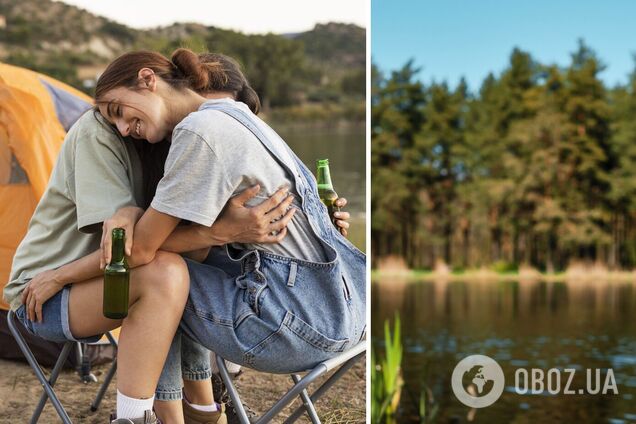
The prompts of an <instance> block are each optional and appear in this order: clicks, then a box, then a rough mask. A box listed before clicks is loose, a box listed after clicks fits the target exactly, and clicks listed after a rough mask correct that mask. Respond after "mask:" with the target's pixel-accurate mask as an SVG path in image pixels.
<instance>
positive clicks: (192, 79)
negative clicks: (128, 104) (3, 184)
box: [95, 48, 260, 208]
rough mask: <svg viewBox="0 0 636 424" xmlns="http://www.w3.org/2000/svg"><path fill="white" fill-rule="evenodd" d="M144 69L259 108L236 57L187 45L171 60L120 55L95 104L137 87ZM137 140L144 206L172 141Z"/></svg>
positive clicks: (99, 88) (108, 70)
mask: <svg viewBox="0 0 636 424" xmlns="http://www.w3.org/2000/svg"><path fill="white" fill-rule="evenodd" d="M142 68H150V69H152V70H153V72H154V73H155V75H156V76H158V77H160V78H161V79H163V80H164V81H165V82H167V83H168V84H169V85H170V86H171V87H173V88H174V89H177V90H183V89H191V90H194V91H196V92H198V93H199V94H201V95H205V94H206V93H209V92H213V91H221V92H228V93H231V94H232V95H233V96H234V98H235V99H236V100H237V101H240V102H243V103H245V104H246V105H247V106H248V107H249V108H250V110H251V111H252V112H254V114H258V112H259V111H260V100H259V98H258V95H257V94H256V91H254V89H253V88H252V87H251V86H250V84H249V82H248V80H247V78H246V77H245V75H244V74H243V72H242V71H241V67H240V65H239V64H238V63H237V62H236V61H235V60H234V59H232V58H231V57H229V56H226V55H223V54H220V53H202V54H200V55H197V54H196V53H194V52H193V51H191V50H189V49H184V48H180V49H177V50H175V51H174V52H173V53H172V56H171V58H170V59H168V58H166V57H165V56H163V55H162V54H160V53H157V52H151V51H146V50H140V51H133V52H129V53H125V54H123V55H121V56H119V57H118V58H117V59H115V60H114V61H113V62H111V64H110V65H108V67H107V68H106V70H105V71H104V72H103V73H102V74H101V76H100V77H99V79H98V80H97V84H96V86H95V103H97V104H98V103H100V102H101V101H102V99H103V97H104V95H105V94H106V93H107V92H109V91H110V90H113V89H115V88H118V87H126V88H130V89H133V90H135V89H137V87H138V81H139V79H138V73H139V70H140V69H142ZM134 143H135V148H136V150H137V152H138V153H139V157H140V160H141V164H142V172H143V179H144V197H145V205H143V206H144V208H147V207H148V206H149V205H150V202H151V201H152V198H153V197H154V195H155V192H156V190H157V185H158V184H159V181H160V180H161V178H162V177H163V171H164V169H163V168H164V164H165V161H166V158H167V156H168V150H169V148H170V143H169V142H167V141H165V140H164V141H162V142H159V143H155V144H150V143H147V142H139V141H137V140H135V141H134Z"/></svg>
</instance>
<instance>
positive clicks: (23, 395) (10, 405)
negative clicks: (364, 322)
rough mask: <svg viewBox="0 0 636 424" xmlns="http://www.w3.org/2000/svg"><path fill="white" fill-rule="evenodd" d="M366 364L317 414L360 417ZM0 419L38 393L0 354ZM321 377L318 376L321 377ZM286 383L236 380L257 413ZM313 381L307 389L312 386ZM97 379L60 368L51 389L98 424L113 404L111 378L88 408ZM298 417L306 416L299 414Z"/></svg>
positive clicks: (248, 375) (21, 368)
mask: <svg viewBox="0 0 636 424" xmlns="http://www.w3.org/2000/svg"><path fill="white" fill-rule="evenodd" d="M365 370H366V365H365V362H364V361H359V362H358V363H357V364H356V365H355V366H354V367H353V368H352V369H351V370H349V372H347V373H346V374H345V376H344V377H342V379H340V381H339V382H338V383H337V384H336V385H334V386H333V387H332V388H331V389H330V390H329V391H328V392H327V394H326V395H325V396H324V397H323V398H322V399H321V400H319V401H318V402H316V409H317V411H318V415H320V416H321V419H322V420H323V422H325V423H333V424H335V423H348V424H349V423H364V422H365V392H366V373H365ZM107 371H108V365H101V366H96V367H94V368H93V372H94V373H95V374H96V376H97V377H98V379H100V381H101V379H102V378H103V377H104V375H105V373H106V372H107ZM0 376H1V377H0V424H9V423H26V422H28V420H29V418H30V417H31V413H32V412H33V409H34V408H35V405H36V403H37V401H38V398H39V396H40V393H41V388H40V385H39V384H38V382H37V379H36V378H35V376H34V374H33V372H32V371H31V369H30V368H29V367H28V366H27V365H26V364H24V363H18V362H12V361H6V360H0ZM327 377H328V376H325V377H323V378H322V379H321V380H320V381H324V379H325V378H327ZM290 385H291V379H290V378H289V376H286V375H274V374H263V373H259V372H256V371H253V370H248V369H246V370H245V372H244V373H243V374H242V375H241V377H240V378H239V379H238V381H237V382H236V386H237V388H238V390H239V393H240V394H241V396H242V398H243V401H244V402H245V403H246V404H247V405H249V406H250V408H252V409H253V410H254V411H256V412H258V413H261V412H263V411H265V410H266V409H269V407H270V406H271V405H272V404H273V402H274V401H276V400H277V399H278V398H279V397H280V396H281V395H282V394H283V392H284V391H286V390H287V389H288V388H289V387H290ZM312 388H313V385H312V386H310V388H309V392H310V393H311V392H312ZM97 389H98V385H97V384H89V385H85V384H83V383H81V382H80V380H79V377H78V376H77V374H76V373H75V372H73V371H72V370H66V371H64V372H63V373H62V374H61V375H60V377H59V379H58V383H57V384H56V389H55V390H56V392H57V394H58V396H59V397H60V400H61V402H62V404H63V405H64V407H65V408H66V410H67V412H68V413H69V415H70V417H71V419H72V420H73V422H74V423H91V424H103V423H106V422H108V416H109V413H110V411H112V410H114V409H115V383H114V382H113V383H112V384H111V386H110V387H109V390H108V392H107V393H106V396H105V397H104V400H103V403H102V406H101V407H100V409H99V410H98V411H97V412H95V413H91V412H90V410H89V405H90V403H91V402H92V400H93V397H94V396H95V393H96V392H97ZM300 404H301V403H300V400H296V401H295V402H294V403H293V404H292V406H290V407H288V408H287V409H286V410H285V411H284V413H283V414H281V415H280V417H279V418H277V419H275V420H274V421H273V422H274V423H278V422H282V421H283V420H284V418H285V417H286V416H288V415H289V414H291V412H292V411H294V410H295V409H296V407H297V406H299V405H300ZM39 422H40V423H58V422H59V418H57V415H56V413H55V410H54V409H53V407H52V406H51V404H50V402H49V403H47V406H46V407H45V408H44V412H43V414H42V417H41V419H40V421H39ZM299 422H309V419H308V418H307V416H306V415H305V416H303V417H302V418H301V419H300V420H299Z"/></svg>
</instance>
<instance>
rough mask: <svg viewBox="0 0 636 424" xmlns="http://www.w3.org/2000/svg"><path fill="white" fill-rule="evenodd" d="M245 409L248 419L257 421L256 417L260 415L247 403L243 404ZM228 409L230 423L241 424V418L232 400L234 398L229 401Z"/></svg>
mask: <svg viewBox="0 0 636 424" xmlns="http://www.w3.org/2000/svg"><path fill="white" fill-rule="evenodd" d="M243 409H245V414H246V415H247V419H248V420H249V421H250V422H256V419H257V417H258V415H257V414H256V412H254V411H252V409H251V408H250V407H249V406H247V405H245V404H243ZM226 410H227V422H228V424H241V420H240V419H239V416H238V412H236V407H235V406H234V402H233V401H232V399H230V400H229V401H228V402H227V404H226Z"/></svg>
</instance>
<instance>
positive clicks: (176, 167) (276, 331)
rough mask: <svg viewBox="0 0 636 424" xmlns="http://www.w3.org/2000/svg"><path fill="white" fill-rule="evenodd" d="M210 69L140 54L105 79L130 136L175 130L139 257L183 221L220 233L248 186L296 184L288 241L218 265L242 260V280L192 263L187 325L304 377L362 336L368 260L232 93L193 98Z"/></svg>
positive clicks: (103, 105)
mask: <svg viewBox="0 0 636 424" xmlns="http://www.w3.org/2000/svg"><path fill="white" fill-rule="evenodd" d="M210 71H211V69H210V68H209V66H208V67H204V66H203V65H201V64H200V63H199V62H198V58H197V56H196V55H194V54H193V53H192V52H189V51H187V50H183V49H180V50H178V51H177V52H175V54H174V55H173V58H172V61H169V60H168V59H166V58H164V57H163V56H161V55H159V54H156V53H149V52H136V53H129V54H126V55H124V56H122V57H120V58H118V59H117V60H115V61H114V62H113V63H112V64H111V65H110V66H109V68H108V69H107V70H106V71H105V72H104V73H103V74H102V76H101V77H100V79H99V81H98V82H97V87H96V101H97V103H98V106H99V109H100V112H101V113H102V115H104V116H105V117H106V119H108V120H109V121H110V122H111V123H113V124H114V125H116V126H117V128H118V129H119V131H120V132H122V134H124V135H132V136H133V137H137V138H143V139H147V140H148V141H150V142H153V141H157V140H161V139H163V138H164V137H165V136H166V135H169V134H172V146H171V148H170V153H169V156H168V159H167V161H166V168H165V174H164V178H163V179H162V181H161V182H160V184H159V187H158V189H157V194H156V196H155V198H154V200H153V202H152V204H151V207H150V208H149V209H148V210H147V211H146V213H145V214H144V215H143V217H141V219H140V220H139V222H138V223H137V226H136V227H135V233H134V247H133V254H132V256H133V258H134V259H135V262H136V263H143V262H145V261H148V260H151V259H152V257H153V256H154V254H155V253H156V251H157V250H158V249H159V247H160V246H161V245H162V243H163V242H164V240H165V239H166V237H167V236H168V234H170V233H171V232H172V230H173V229H174V227H175V226H176V225H177V224H178V222H179V221H180V220H181V219H185V220H189V221H192V222H195V223H198V224H201V225H205V226H209V225H211V224H212V223H213V222H214V220H215V219H216V217H217V216H218V213H219V212H220V210H221V208H222V206H223V205H224V204H225V203H226V202H227V201H228V199H229V198H231V197H232V196H233V195H235V193H237V192H240V191H241V190H242V189H243V188H245V187H247V186H250V185H252V184H254V183H258V184H260V186H261V187H262V195H263V196H266V195H267V194H268V193H272V192H273V191H275V190H276V189H278V188H279V187H280V186H281V185H287V186H288V187H289V192H290V195H293V196H294V202H293V205H294V208H293V209H292V210H290V212H288V213H291V214H294V217H293V219H292V221H291V222H290V224H289V225H288V227H287V232H288V233H287V236H286V237H285V239H283V241H282V242H281V243H280V244H279V245H274V246H275V247H270V246H265V245H231V246H227V252H226V255H227V256H225V257H224V258H220V259H219V260H220V261H223V260H227V261H234V262H235V263H236V264H239V265H240V267H241V271H240V273H239V276H238V277H236V275H230V274H228V273H227V272H226V271H224V269H222V268H219V267H215V266H213V265H211V264H209V263H205V264H200V263H196V262H191V261H188V263H187V265H188V271H189V274H190V280H191V282H190V296H189V299H188V302H187V304H186V308H185V311H184V315H183V318H182V324H181V327H182V330H183V331H184V332H185V333H186V334H187V335H188V336H190V337H191V338H193V339H194V340H196V341H198V342H200V343H201V344H202V345H204V346H206V347H208V348H209V349H211V350H213V351H215V352H217V353H218V354H220V355H221V356H223V357H224V358H226V359H228V360H231V361H233V362H236V363H240V364H245V365H247V366H250V367H252V368H255V369H259V370H263V371H270V372H296V371H302V370H305V369H308V368H310V367H312V366H314V365H315V364H317V363H318V362H321V361H324V360H326V359H329V358H331V357H333V356H335V355H337V354H338V353H340V352H343V351H345V350H347V349H349V348H351V347H353V346H354V345H355V344H356V343H358V342H359V341H360V340H361V339H362V337H363V336H364V332H365V301H366V294H365V256H364V254H362V253H361V252H360V251H358V250H357V249H356V248H355V247H353V246H352V245H351V244H350V243H349V242H348V241H347V240H346V239H345V238H344V237H342V236H341V235H340V234H339V232H338V231H337V230H336V229H335V228H334V227H333V225H332V223H331V221H330V219H329V216H328V214H327V211H326V208H325V207H324V206H323V205H322V203H321V202H320V200H319V198H318V193H317V188H316V184H315V181H314V179H313V176H312V174H311V173H310V172H309V171H308V170H307V168H306V167H305V166H304V164H303V163H302V162H301V161H300V160H299V159H298V158H297V157H296V155H295V154H294V153H293V152H292V151H291V150H290V149H289V147H288V146H287V145H286V144H285V143H284V142H283V141H282V140H281V139H280V137H278V136H277V135H276V133H275V132H274V131H273V130H271V128H269V127H268V126H267V125H266V124H265V123H264V122H262V121H261V120H260V119H259V118H257V117H256V116H255V115H254V114H253V113H251V112H250V111H249V109H248V108H247V107H245V105H243V104H241V103H237V102H234V101H233V100H231V99H230V97H231V96H229V95H228V93H218V100H211V101H206V99H204V98H203V97H201V96H199V95H198V94H196V93H195V92H194V91H192V89H196V88H197V86H199V85H201V84H205V83H206V82H207V81H206V79H207V78H208V75H209V73H210ZM212 71H213V69H212ZM175 75H177V76H178V77H176V76H175ZM184 77H185V78H184ZM218 77H219V78H223V75H222V70H221V69H219V75H218ZM193 247H194V246H193ZM107 255H108V243H106V244H105V256H107Z"/></svg>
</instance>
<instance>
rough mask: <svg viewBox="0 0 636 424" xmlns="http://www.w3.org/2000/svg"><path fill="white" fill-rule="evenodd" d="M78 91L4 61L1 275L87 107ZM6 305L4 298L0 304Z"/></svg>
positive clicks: (0, 85)
mask: <svg viewBox="0 0 636 424" xmlns="http://www.w3.org/2000/svg"><path fill="white" fill-rule="evenodd" d="M91 104H92V99H91V98H90V97H89V96H87V95H85V94H83V93H81V92H80V91H78V90H76V89H74V88H72V87H70V86H68V85H66V84H64V83H62V82H59V81H56V80H55V79H52V78H50V77H48V76H46V75H42V74H39V73H37V72H33V71H30V70H27V69H24V68H19V67H16V66H11V65H7V64H3V63H0V219H1V221H0V222H1V223H2V225H0V281H3V282H4V283H3V284H2V287H4V285H6V284H7V283H8V280H9V272H10V269H11V261H12V259H13V255H14V253H15V249H16V248H17V246H18V244H19V243H20V240H22V237H24V234H26V230H27V226H28V222H29V220H30V218H31V215H32V214H33V211H34V209H35V206H36V205H37V202H38V200H39V199H40V197H41V196H42V194H43V193H44V190H45V189H46V186H47V183H48V180H49V176H50V174H51V171H52V170H53V166H54V165H55V161H56V159H57V154H58V153H59V151H60V147H61V146H62V143H63V141H64V136H65V135H66V131H67V129H68V128H69V127H70V126H71V125H72V124H73V123H74V122H75V120H77V118H79V116H80V115H81V114H82V113H83V112H84V111H86V110H87V109H89V108H90V107H91ZM7 308H8V305H7V304H6V303H5V302H4V301H2V300H0V309H4V310H6V309H7Z"/></svg>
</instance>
